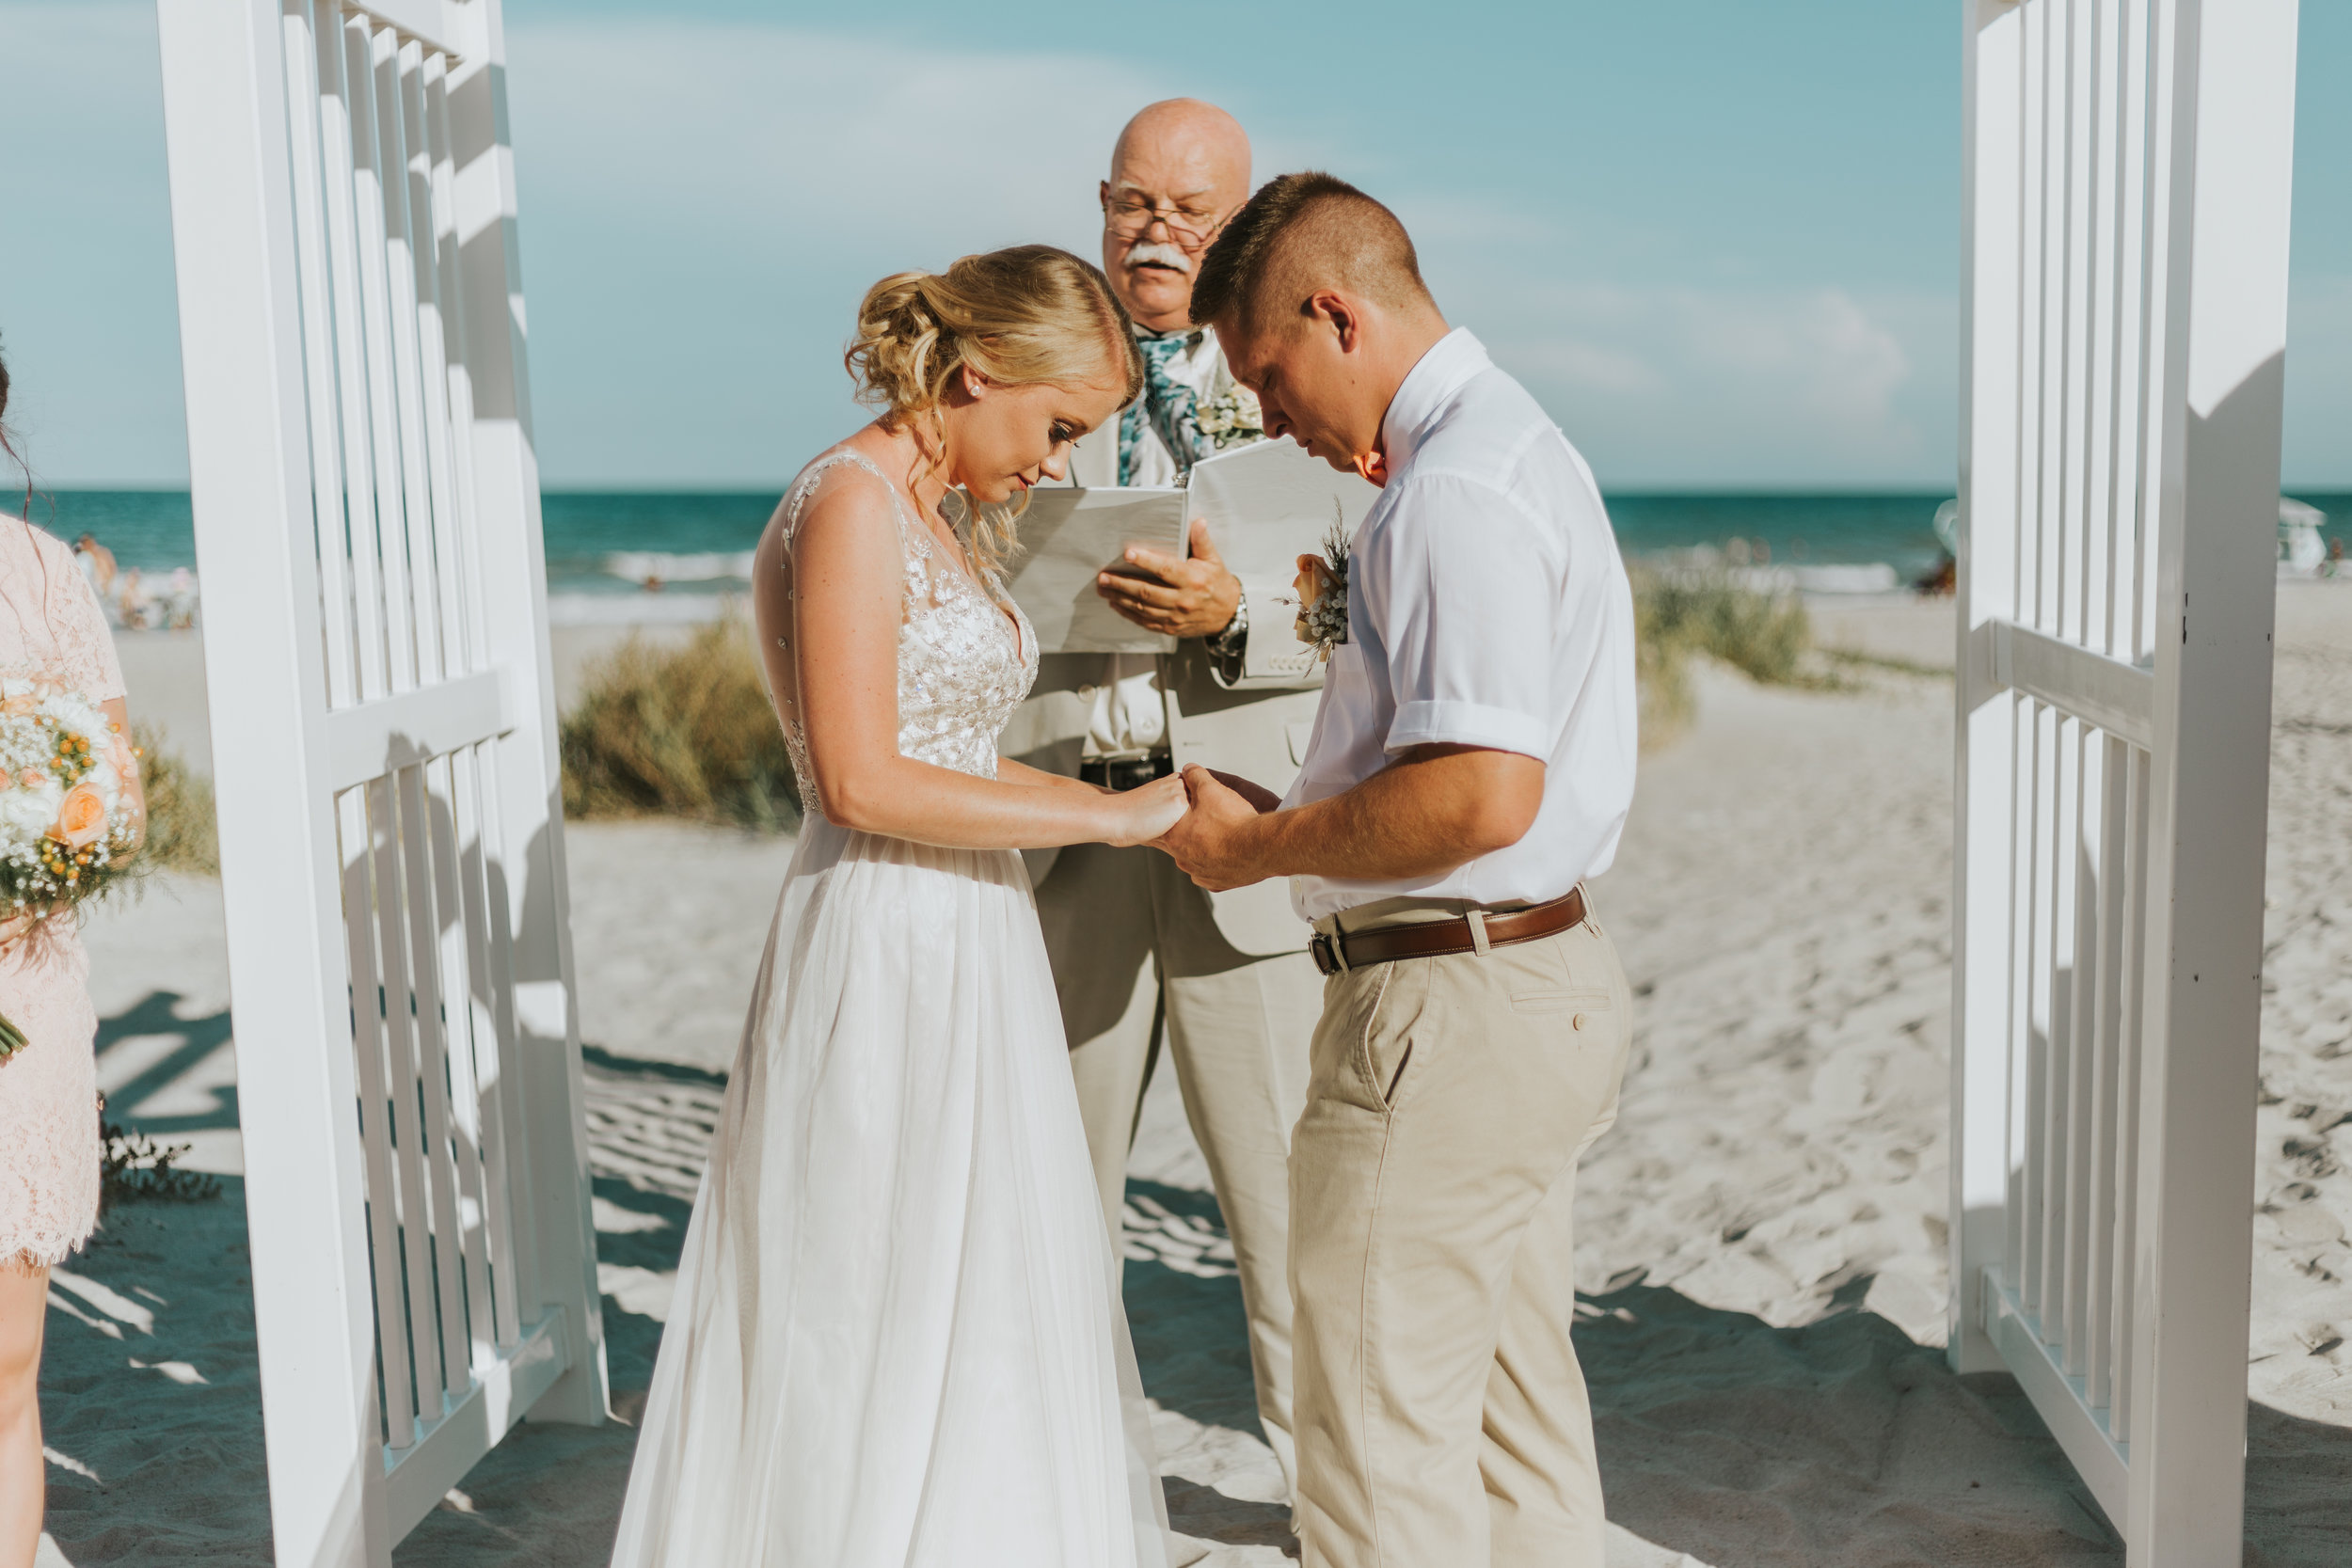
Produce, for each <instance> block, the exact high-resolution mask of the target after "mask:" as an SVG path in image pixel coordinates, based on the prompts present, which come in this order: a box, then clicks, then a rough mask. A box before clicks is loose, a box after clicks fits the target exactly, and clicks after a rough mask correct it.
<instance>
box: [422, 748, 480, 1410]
mask: <svg viewBox="0 0 2352 1568" xmlns="http://www.w3.org/2000/svg"><path fill="white" fill-rule="evenodd" d="M454 769H455V759H453V758H451V757H437V758H435V759H434V760H433V761H432V762H430V763H427V764H425V765H424V767H423V773H424V778H425V787H426V789H427V791H428V792H429V794H430V797H431V816H432V823H433V837H432V845H431V849H432V856H433V898H434V920H435V923H436V925H437V927H439V930H438V936H439V941H440V964H441V978H442V982H443V985H442V1008H443V1017H444V1020H445V1026H446V1028H447V1030H448V1037H449V1039H448V1050H449V1064H448V1065H449V1076H450V1095H449V1099H450V1105H449V1117H450V1137H451V1141H452V1144H453V1148H452V1150H451V1158H452V1161H453V1164H454V1166H455V1169H456V1175H457V1192H456V1198H457V1204H458V1207H459V1211H460V1216H459V1227H458V1232H457V1237H456V1244H457V1249H458V1253H459V1272H460V1274H461V1275H462V1284H463V1287H464V1291H465V1297H466V1301H465V1322H466V1335H467V1348H466V1356H465V1364H466V1365H467V1366H468V1367H469V1368H470V1369H472V1370H475V1371H479V1370H482V1369H484V1368H486V1367H488V1366H490V1365H491V1364H492V1363H493V1362H495V1361H496V1360H497V1359H498V1327H497V1323H496V1317H495V1314H494V1313H493V1311H492V1309H491V1305H490V1274H489V1264H490V1258H489V1205H490V1203H491V1201H492V1198H491V1195H490V1194H489V1192H488V1190H487V1186H486V1182H485V1177H484V1173H483V1150H482V1126H483V1117H482V1087H481V1084H480V1081H479V1080H478V1078H477V1077H476V1075H475V1072H474V1057H475V1053H476V1051H477V1049H478V1047H477V1042H476V1039H475V1036H476V1032H477V1030H478V1029H479V1027H480V1025H481V1023H482V1022H483V1018H482V1013H481V1009H480V1007H479V1005H478V1003H477V1001H476V999H475V997H474V994H473V987H474V966H473V945H474V944H473V941H472V938H471V936H470V934H469V932H468V930H467V928H466V922H467V919H468V918H469V913H470V911H469V909H468V907H467V902H466V897H465V880H464V879H465V875H466V873H465V869H464V863H463V861H462V859H461V857H460V856H459V854H458V851H457V813H456V803H455V801H456V791H455V787H454V782H453V775H454Z"/></svg>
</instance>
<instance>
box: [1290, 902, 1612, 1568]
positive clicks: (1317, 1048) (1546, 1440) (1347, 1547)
mask: <svg viewBox="0 0 2352 1568" xmlns="http://www.w3.org/2000/svg"><path fill="white" fill-rule="evenodd" d="M1441 912H1445V913H1453V912H1456V911H1453V910H1447V911H1441ZM1432 913H1433V911H1431V910H1430V908H1429V907H1428V906H1425V905H1424V906H1420V907H1419V908H1417V909H1413V908H1407V909H1396V908H1390V909H1384V910H1379V911H1350V912H1349V914H1348V915H1347V916H1343V919H1345V920H1346V922H1347V928H1348V929H1350V930H1360V929H1364V928H1365V927H1367V926H1372V925H1381V924H1388V923H1391V922H1392V921H1394V920H1398V919H1412V918H1416V917H1418V918H1422V919H1426V918H1431V917H1432ZM1367 916H1370V918H1367ZM1630 1006H1631V999H1630V997H1629V993H1628V990H1627V987H1626V980H1625V972H1624V970H1623V969H1622V968H1621V967H1620V966H1619V964H1618V962H1617V953H1616V948H1615V946H1614V944H1613V943H1612V942H1610V940H1609V938H1608V936H1607V935H1606V934H1605V933H1604V932H1603V931H1602V930H1601V929H1600V927H1599V925H1598V924H1597V922H1594V921H1591V920H1587V921H1586V922H1585V923H1584V924H1583V925H1581V926H1578V927H1571V928H1570V929H1568V930H1566V931H1562V932H1559V933H1557V934H1555V935H1552V936H1549V937H1546V938H1543V939H1541V940H1540V941H1536V942H1525V943H1521V944H1518V945H1515V946H1510V947H1498V948H1496V949H1494V950H1493V951H1492V952H1491V953H1489V954H1487V955H1486V956H1485V957H1483V958H1482V957H1479V956H1477V955H1475V954H1463V955H1461V956H1459V957H1452V958H1407V959H1403V960H1400V961H1397V962H1394V963H1385V964H1376V965H1371V966H1368V967H1365V968H1361V969H1358V970H1354V971H1351V972H1349V973H1346V974H1335V975H1333V976H1331V977H1330V979H1328V980H1327V981H1326V982H1325V992H1324V1010H1323V1022H1322V1024H1321V1026H1320V1027H1318V1028H1317V1030H1316V1031H1315V1037H1314V1047H1313V1077H1312V1080H1311V1085H1310V1087H1309V1090H1308V1103H1307V1113H1306V1116H1305V1117H1304V1119H1302V1120H1301V1121H1300V1122H1299V1124H1298V1131H1297V1132H1296V1134H1295V1136H1294V1138H1293V1141H1292V1146H1291V1238H1292V1245H1291V1288H1292V1291H1293V1295H1294V1297H1295V1301H1296V1303H1297V1314H1296V1323H1295V1338H1296V1349H1297V1358H1298V1359H1297V1377H1298V1394H1297V1415H1298V1421H1299V1427H1298V1518H1299V1532H1300V1538H1301V1542H1302V1544H1303V1545H1304V1548H1305V1554H1304V1560H1305V1564H1306V1568H1485V1565H1486V1564H1493V1565H1495V1568H1602V1560H1603V1551H1604V1547H1603V1524H1602V1513H1601V1497H1600V1476H1599V1472H1598V1470H1597V1468H1596V1467H1595V1465H1594V1458H1593V1428H1592V1413H1591V1406H1590V1403H1589V1401H1588V1400H1587V1397H1586V1394H1585V1389H1584V1377H1583V1373H1582V1371H1581V1370H1580V1369H1579V1367H1578V1366H1577V1360H1576V1352H1575V1350H1574V1348H1573V1347H1572V1346H1571V1345H1570V1344H1569V1342H1568V1326H1569V1323H1570V1322H1571V1320H1572V1319H1573V1318H1574V1316H1575V1310H1576V1288H1575V1275H1574V1246H1573V1243H1574V1231H1573V1227H1572V1224H1571V1220H1572V1210H1573V1206H1574V1203H1575V1196H1576V1163H1577V1160H1578V1159H1579V1158H1580V1157H1581V1155H1582V1154H1583V1152H1584V1150H1585V1148H1587V1147H1588V1146H1590V1145H1591V1143H1592V1142H1593V1140H1594V1139H1596V1138H1597V1137H1598V1136H1599V1135H1600V1134H1601V1133H1602V1132H1604V1131H1606V1130H1607V1128H1608V1126H1609V1124H1610V1123H1611V1122H1612V1121H1613V1120H1614V1119H1615V1117H1616V1106H1617V1088H1618V1084H1619V1081H1620V1080H1621V1079H1622V1078H1623V1076H1624V1073H1625V1063H1626V1053H1627V1044H1628V1033H1629V1032H1628V1029H1627V1014H1628V1012H1629V1008H1630Z"/></svg>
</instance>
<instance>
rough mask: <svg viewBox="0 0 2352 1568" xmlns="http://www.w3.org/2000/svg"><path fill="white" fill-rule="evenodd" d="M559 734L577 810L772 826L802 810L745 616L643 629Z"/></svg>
mask: <svg viewBox="0 0 2352 1568" xmlns="http://www.w3.org/2000/svg"><path fill="white" fill-rule="evenodd" d="M559 735H560V739H561V748H562V752H563V758H564V814H565V815H566V816H574V817H583V818H586V817H614V816H684V817H690V818H693V819H695V820H698V821H704V822H714V823H722V824H725V825H728V826H733V827H744V828H760V829H767V830H771V831H773V830H778V829H784V828H788V827H790V826H792V825H793V824H794V823H795V822H796V821H798V819H799V816H800V796H799V792H798V790H797V787H796V786H795V785H794V784H793V781H792V760H791V757H790V755H789V754H788V753H787V752H786V750H785V744H784V735H783V732H782V731H780V730H779V729H778V728H777V727H776V717H775V713H774V711H773V710H772V709H771V707H770V706H769V705H768V688H767V684H766V683H765V682H764V681H763V680H762V679H761V677H760V671H759V664H758V661H757V659H756V657H755V656H754V654H753V651H752V639H751V635H750V633H749V632H748V631H747V630H746V629H745V626H744V624H743V622H742V620H741V618H740V617H739V616H735V615H728V616H724V617H723V618H722V619H720V620H717V621H712V622H709V623H707V624H706V625H703V626H697V627H695V628H694V631H693V634H692V635H691V637H689V638H688V639H687V640H686V641H684V642H683V643H680V644H676V645H669V644H665V643H659V642H653V641H647V640H646V639H644V637H642V636H636V635H632V636H631V637H630V638H629V639H628V641H626V642H623V643H622V644H621V645H620V646H619V647H617V648H615V649H613V650H612V652H611V653H610V654H607V655H606V656H605V657H602V658H601V659H598V660H597V661H596V663H595V664H594V665H592V666H591V667H590V668H589V670H588V673H587V680H586V683H585V685H584V686H583V688H582V689H581V692H580V700H579V702H578V703H576V704H575V705H573V707H572V709H571V711H570V712H568V713H566V714H565V715H564V718H563V721H562V724H561V726H560V729H559Z"/></svg>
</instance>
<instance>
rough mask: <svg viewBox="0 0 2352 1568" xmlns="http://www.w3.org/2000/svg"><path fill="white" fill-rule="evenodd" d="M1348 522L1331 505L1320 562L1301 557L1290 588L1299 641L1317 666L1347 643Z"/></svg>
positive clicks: (1327, 660)
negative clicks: (1328, 528) (1328, 526)
mask: <svg viewBox="0 0 2352 1568" xmlns="http://www.w3.org/2000/svg"><path fill="white" fill-rule="evenodd" d="M1349 543H1350V541H1349V539H1348V536H1347V519H1346V518H1345V516H1343V515H1342V514H1341V512H1340V503H1339V502H1338V501H1336V500H1334V501H1333V502H1332V503H1331V528H1330V531H1329V532H1327V533H1326V534H1325V535H1324V536H1323V559H1322V560H1320V561H1318V560H1316V559H1315V558H1314V557H1313V556H1310V555H1302V556H1300V557H1299V558H1298V561H1299V569H1298V576H1297V578H1295V579H1294V581H1293V582H1292V584H1291V586H1292V587H1293V588H1295V589H1296V590H1297V593H1298V596H1297V597H1296V598H1295V599H1292V600H1290V601H1289V602H1290V603H1292V604H1295V605H1296V606H1297V607H1298V620H1297V630H1298V640H1299V641H1301V642H1304V643H1306V644H1307V645H1308V646H1309V647H1311V648H1312V649H1314V651H1315V658H1316V660H1317V662H1320V663H1327V662H1329V660H1330V657H1331V650H1332V649H1334V648H1336V647H1338V646H1339V645H1340V644H1342V643H1343V642H1345V641H1347V552H1348V546H1349Z"/></svg>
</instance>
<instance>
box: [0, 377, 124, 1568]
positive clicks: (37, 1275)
mask: <svg viewBox="0 0 2352 1568" xmlns="http://www.w3.org/2000/svg"><path fill="white" fill-rule="evenodd" d="M7 412H8V368H7V367H6V366H5V365H0V416H4V415H6V413H7ZM0 455H5V456H6V457H8V459H10V460H14V459H15V457H16V451H15V449H14V447H13V446H11V445H10V444H9V441H8V432H7V430H6V428H5V427H0ZM25 510H26V511H27V512H29V511H30V510H31V508H30V506H29V505H28V506H27V507H26V509H25ZM28 676H29V677H33V678H37V679H41V680H46V681H49V682H53V683H55V684H57V685H61V686H71V687H72V688H74V689H77V690H79V691H81V692H82V693H84V694H85V695H87V696H88V697H90V698H92V699H94V700H97V701H100V702H102V703H103V705H104V706H105V709H106V713H107V716H108V717H109V718H110V719H112V720H113V721H114V722H115V723H116V725H118V726H119V728H118V729H117V731H116V733H117V734H118V735H120V736H128V735H129V734H130V718H129V716H128V714H127V713H126V712H125V711H124V708H123V703H122V673H121V671H120V670H119V668H118V667H117V665H116V662H115V648H114V639H113V638H112V637H111V636H110V635H109V634H108V632H107V630H106V620H105V617H104V616H103V614H101V613H100V611H99V609H98V600H97V598H96V597H95V596H94V595H92V594H91V593H90V589H89V583H88V580H87V578H84V577H83V576H82V573H81V571H80V569H79V567H78V566H77V565H76V563H75V562H74V560H73V552H72V549H70V548H69V547H68V546H66V545H65V544H63V543H62V542H61V541H59V540H57V539H55V538H52V537H51V536H50V535H48V534H46V533H43V532H42V531H40V530H39V529H37V528H35V527H33V526H32V525H31V524H30V523H28V522H24V521H22V520H20V519H18V518H16V517H13V516H10V515H8V514H7V513H5V512H0V679H13V678H18V677H28ZM117 765H118V766H119V767H120V768H122V770H123V782H124V784H125V785H126V786H127V787H128V788H129V789H130V790H131V792H132V795H133V799H134V800H136V795H137V789H138V783H137V774H136V769H135V764H134V763H133V762H132V760H131V753H130V750H129V746H128V743H127V741H126V742H125V744H124V745H123V747H122V749H121V751H120V752H119V756H118V758H117ZM88 975H89V966H88V963H87V960H86V959H85V958H83V956H82V943H81V940H80V939H79V938H78V937H77V936H75V934H74V930H73V923H72V921H71V920H58V921H53V922H50V923H48V924H46V925H44V926H42V927H40V928H39V929H37V930H35V931H32V932H31V933H29V934H28V933H27V932H26V931H25V930H24V928H23V927H22V924H21V923H20V922H8V923H5V924H0V1016H6V1017H7V1018H8V1020H9V1021H10V1022H14V1023H15V1024H16V1025H17V1027H19V1028H20V1029H22V1030H23V1031H24V1037H25V1043H24V1047H23V1048H22V1049H21V1050H19V1051H18V1052H16V1053H15V1054H13V1055H11V1056H8V1057H6V1058H4V1059H0V1568H31V1564H32V1561H33V1553H34V1551H35V1550H36V1549H37V1548H38V1546H39V1544H40V1519H41V1502H42V1492H43V1482H44V1476H43V1471H42V1464H41V1452H40V1398H39V1393H40V1389H39V1383H40V1338H41V1325H42V1323H43V1321H44V1319H45V1318H46V1316H47V1307H46V1302H47V1297H48V1294H49V1269H50V1265H52V1264H53V1263H56V1262H58V1261H60V1260H61V1259H64V1258H65V1256H66V1255H67V1254H68V1253H70V1252H72V1251H74V1250H76V1249H78V1248H79V1247H80V1246H81V1244H82V1243H83V1242H85V1241H86V1240H87V1239H88V1237H89V1233H90V1231H91V1229H92V1228H93V1227H95V1226H96V1225H97V1223H98V1085H97V1081H96V1080H97V1064H96V1061H95V1058H94V1056H93V1055H92V1051H91V1043H92V1039H93V1037H94V1036H95V1035H96V1034H97V1031H98V1020H97V1016H96V1014H95V1013H94V1012H93V1011H92V1009H91V1007H90V999H89V986H88V983H87V982H88Z"/></svg>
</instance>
